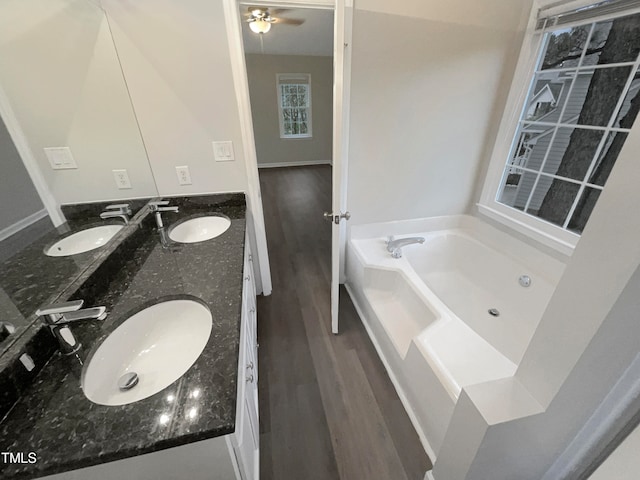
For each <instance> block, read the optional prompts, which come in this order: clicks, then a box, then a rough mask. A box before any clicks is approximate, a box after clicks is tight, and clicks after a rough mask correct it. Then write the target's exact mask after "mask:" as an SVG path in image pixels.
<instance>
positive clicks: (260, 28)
mask: <svg viewBox="0 0 640 480" xmlns="http://www.w3.org/2000/svg"><path fill="white" fill-rule="evenodd" d="M249 28H250V29H251V31H252V32H254V33H267V32H268V31H269V30H271V23H269V22H267V21H265V20H262V19H260V18H258V19H256V20H255V21H253V22H251V23H250V24H249Z"/></svg>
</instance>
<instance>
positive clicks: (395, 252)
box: [387, 236, 424, 258]
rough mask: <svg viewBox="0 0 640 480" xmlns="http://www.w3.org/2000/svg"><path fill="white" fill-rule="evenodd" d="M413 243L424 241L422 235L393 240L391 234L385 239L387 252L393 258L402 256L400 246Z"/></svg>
mask: <svg viewBox="0 0 640 480" xmlns="http://www.w3.org/2000/svg"><path fill="white" fill-rule="evenodd" d="M414 243H424V237H407V238H398V239H397V240H395V239H394V238H393V236H391V237H389V239H388V240H387V252H389V253H390V254H391V256H392V257H393V258H400V257H402V247H405V246H407V245H413V244H414Z"/></svg>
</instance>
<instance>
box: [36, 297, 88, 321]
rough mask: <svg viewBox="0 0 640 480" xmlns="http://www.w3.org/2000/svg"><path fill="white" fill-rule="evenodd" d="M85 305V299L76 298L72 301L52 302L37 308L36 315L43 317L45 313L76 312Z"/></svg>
mask: <svg viewBox="0 0 640 480" xmlns="http://www.w3.org/2000/svg"><path fill="white" fill-rule="evenodd" d="M82 305H84V300H74V301H72V302H61V303H52V304H51V305H46V306H44V307H42V308H39V309H38V310H36V315H38V316H39V317H43V316H45V315H55V314H61V313H69V312H75V311H76V310H80V309H81V308H82Z"/></svg>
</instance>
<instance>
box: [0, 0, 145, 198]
mask: <svg viewBox="0 0 640 480" xmlns="http://www.w3.org/2000/svg"><path fill="white" fill-rule="evenodd" d="M0 88H1V89H2V90H3V91H4V94H5V95H6V97H7V98H8V100H9V103H10V106H11V109H12V110H13V112H14V113H15V116H16V117H17V120H18V123H19V125H20V128H21V129H22V131H23V132H24V134H25V136H26V139H27V141H28V143H29V146H30V148H31V150H32V151H33V153H34V155H35V157H36V160H37V162H38V165H39V167H40V170H41V171H42V173H43V175H44V177H45V180H46V182H47V184H48V185H49V188H50V190H51V192H52V193H53V195H54V197H55V199H56V201H57V202H58V203H74V202H85V201H96V200H105V199H118V198H128V197H129V198H130V197H144V196H153V195H155V194H156V189H155V186H154V182H153V177H152V175H151V171H150V169H149V165H148V163H147V159H146V155H145V151H144V145H143V143H142V140H141V138H140V134H139V132H138V128H137V124H136V121H135V116H134V113H133V109H132V108H131V103H130V101H129V97H128V95H127V89H126V86H125V83H124V80H123V77H122V72H121V70H120V67H119V64H118V59H117V56H116V51H115V49H114V47H113V43H112V41H111V35H110V33H109V27H108V24H107V22H106V19H105V16H104V13H103V12H102V10H100V9H99V8H97V7H96V6H95V5H93V4H92V3H91V2H88V1H72V0H3V2H2V3H1V4H0ZM62 146H68V147H70V148H71V151H72V154H73V156H74V159H75V161H76V163H77V164H78V169H76V170H53V169H52V168H51V167H50V165H49V163H48V161H47V158H46V156H45V154H44V151H43V148H45V147H62ZM114 168H126V169H127V170H128V172H129V177H130V180H131V184H132V187H133V188H132V189H128V190H118V189H117V188H116V184H115V181H114V179H113V175H112V172H111V170H112V169H114Z"/></svg>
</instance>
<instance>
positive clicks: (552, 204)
mask: <svg viewBox="0 0 640 480" xmlns="http://www.w3.org/2000/svg"><path fill="white" fill-rule="evenodd" d="M579 190H580V185H578V184H575V183H571V182H566V181H564V180H558V179H555V178H552V177H547V176H546V175H541V176H540V179H539V180H538V185H537V186H536V188H535V190H534V192H533V195H532V196H531V201H530V202H529V208H528V209H527V213H528V214H530V215H534V216H536V217H539V218H541V219H543V220H546V221H547V222H551V223H554V224H556V225H558V226H563V225H564V222H565V220H566V219H567V215H568V214H569V211H570V210H571V206H572V205H573V202H574V201H575V199H576V196H577V195H578V191H579Z"/></svg>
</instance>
